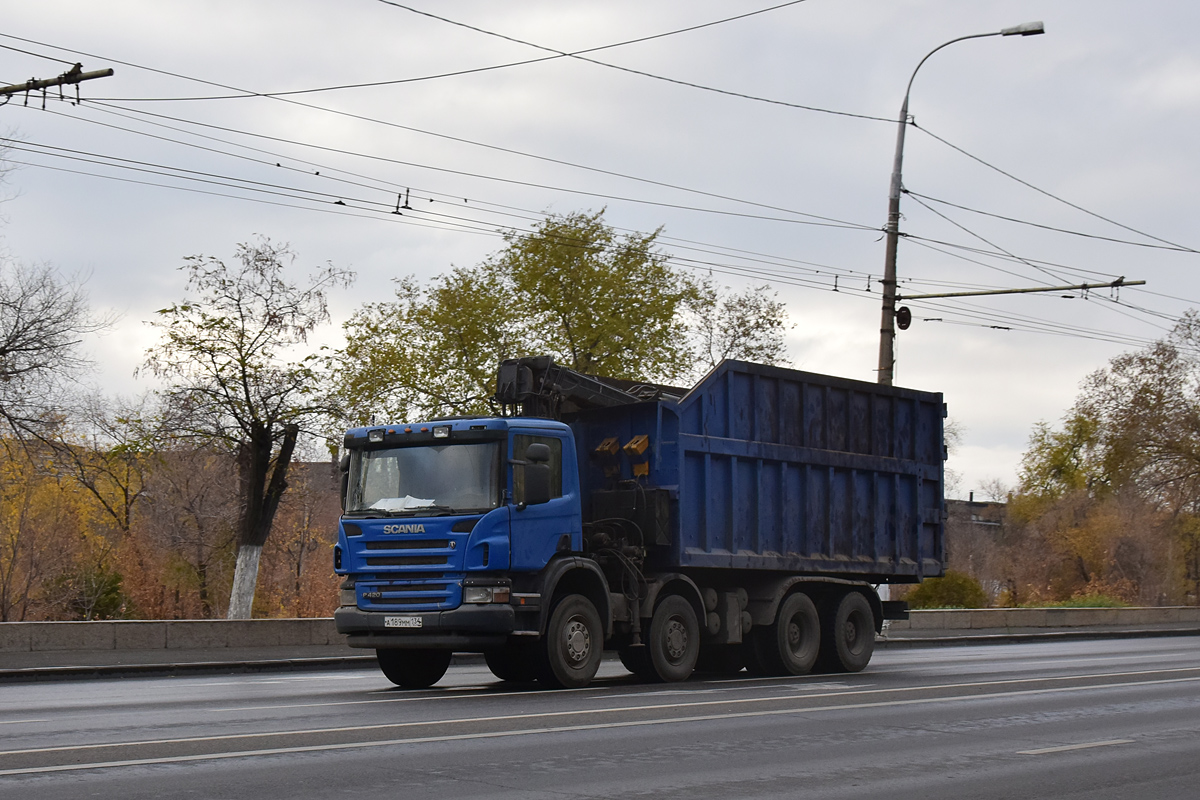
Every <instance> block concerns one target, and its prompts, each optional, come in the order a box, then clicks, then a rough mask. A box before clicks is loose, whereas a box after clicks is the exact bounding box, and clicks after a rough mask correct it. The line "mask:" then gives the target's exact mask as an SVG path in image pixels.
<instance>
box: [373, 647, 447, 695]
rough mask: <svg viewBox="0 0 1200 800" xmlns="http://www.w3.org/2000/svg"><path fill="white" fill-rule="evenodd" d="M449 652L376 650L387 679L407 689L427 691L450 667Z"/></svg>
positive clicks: (376, 655) (380, 666)
mask: <svg viewBox="0 0 1200 800" xmlns="http://www.w3.org/2000/svg"><path fill="white" fill-rule="evenodd" d="M452 655H454V654H453V653H451V652H450V651H449V650H376V651H375V657H376V658H377V659H378V660H379V668H380V669H381V670H383V674H384V675H385V676H387V679H388V680H389V681H391V682H392V683H394V684H396V685H397V686H403V687H404V688H406V689H425V688H427V687H429V686H433V685H434V684H435V683H437V682H438V681H440V680H441V679H442V676H443V675H445V674H446V670H447V669H448V668H449V667H450V657H451V656H452Z"/></svg>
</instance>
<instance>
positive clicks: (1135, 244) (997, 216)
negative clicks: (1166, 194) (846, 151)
mask: <svg viewBox="0 0 1200 800" xmlns="http://www.w3.org/2000/svg"><path fill="white" fill-rule="evenodd" d="M901 191H902V192H904V193H905V194H907V195H909V196H910V197H913V198H920V199H922V200H928V201H929V202H931V203H937V204H939V205H944V206H950V207H951V208H957V209H959V210H960V211H969V212H971V213H972V214H979V215H981V216H984V217H991V218H992V219H1001V220H1004V221H1005V222H1015V223H1017V224H1019V225H1028V226H1030V227H1031V228H1040V229H1041V230H1045V231H1053V232H1055V233H1065V234H1069V235H1071V236H1080V237H1083V238H1085V239H1097V240H1099V241H1102V242H1113V243H1114V244H1127V245H1131V246H1133V247H1149V248H1152V249H1155V250H1172V251H1175V252H1180V253H1200V250H1192V249H1191V248H1187V247H1176V246H1175V245H1162V244H1150V243H1149V242H1131V241H1129V240H1128V239H1116V238H1113V237H1111V236H1099V235H1097V234H1094V233H1084V232H1082V231H1073V230H1068V229H1066V228H1056V227H1054V226H1053V225H1043V224H1041V223H1039V222H1032V221H1030V220H1027V219H1018V218H1016V217H1006V216H1004V215H1003V214H995V213H993V212H991V211H981V210H980V209H978V208H971V207H969V206H964V205H959V204H958V203H952V202H950V201H949V200H939V199H938V198H936V197H930V196H929V195H926V194H920V193H919V192H914V191H912V190H910V189H901ZM926 207H927V208H928V206H926Z"/></svg>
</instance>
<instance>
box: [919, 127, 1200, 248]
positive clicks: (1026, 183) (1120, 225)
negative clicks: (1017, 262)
mask: <svg viewBox="0 0 1200 800" xmlns="http://www.w3.org/2000/svg"><path fill="white" fill-rule="evenodd" d="M910 124H911V125H912V126H913V127H914V128H916V129H917V130H919V131H922V132H923V133H924V134H925V135H927V136H930V137H932V138H933V139H936V140H937V141H939V142H941V143H942V144H944V145H946V146H947V147H949V148H950V149H952V150H956V151H957V152H959V153H962V154H963V155H964V156H966V157H967V158H969V159H971V160H972V161H976V162H978V163H980V164H982V165H983V166H985V167H987V168H988V169H990V170H994V171H995V172H998V173H1000V174H1001V175H1003V176H1004V177H1006V178H1009V179H1011V180H1014V181H1016V182H1017V183H1019V184H1021V185H1022V186H1025V187H1026V188H1029V189H1033V190H1034V191H1035V192H1037V193H1039V194H1043V195H1045V196H1046V197H1049V198H1050V199H1051V200H1057V201H1058V202H1060V203H1062V204H1063V205H1067V206H1070V207H1071V208H1073V209H1075V210H1076V211H1082V212H1083V213H1084V214H1087V215H1088V216H1091V217H1095V218H1096V219H1099V220H1103V221H1104V222H1107V223H1108V224H1110V225H1116V226H1117V227H1118V228H1121V229H1123V230H1127V231H1129V232H1130V233H1136V234H1137V235H1138V236H1145V237H1146V238H1147V239H1153V240H1154V241H1156V242H1160V243H1162V244H1166V245H1170V246H1171V247H1174V248H1177V249H1179V250H1185V251H1188V252H1192V253H1195V252H1198V251H1196V250H1194V249H1193V248H1191V247H1187V246H1186V245H1182V244H1177V243H1175V242H1172V241H1169V240H1167V239H1163V238H1161V237H1158V236H1155V235H1153V234H1150V233H1146V232H1145V231H1140V230H1138V229H1137V228H1133V227H1130V226H1129V225H1125V224H1124V223H1121V222H1117V221H1116V220H1114V219H1109V218H1108V217H1105V216H1103V215H1101V214H1097V213H1096V212H1095V211H1089V210H1088V209H1086V208H1084V207H1083V206H1081V205H1078V204H1076V203H1072V202H1071V201H1070V200H1064V199H1063V198H1061V197H1059V196H1058V195H1056V194H1052V193H1051V192H1048V191H1046V190H1045V189H1042V188H1040V187H1037V186H1034V185H1033V184H1032V183H1030V182H1029V181H1026V180H1022V179H1021V178H1018V177H1017V176H1016V175H1013V174H1012V173H1010V172H1006V171H1004V170H1002V169H1000V167H997V166H996V165H995V164H991V163H988V162H987V161H984V160H983V159H982V158H980V157H979V156H977V155H974V154H972V153H969V152H967V151H966V150H964V149H963V148H961V147H959V146H958V145H956V144H952V143H950V142H948V141H946V140H945V139H943V138H942V137H941V136H938V135H937V134H935V133H933V132H932V131H930V130H929V129H928V128H922V127H920V126H919V125H917V124H916V123H915V122H912V123H910Z"/></svg>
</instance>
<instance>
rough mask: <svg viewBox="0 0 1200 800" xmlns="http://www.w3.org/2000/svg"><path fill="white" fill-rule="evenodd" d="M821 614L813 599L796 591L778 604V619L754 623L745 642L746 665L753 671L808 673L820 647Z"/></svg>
mask: <svg viewBox="0 0 1200 800" xmlns="http://www.w3.org/2000/svg"><path fill="white" fill-rule="evenodd" d="M821 646H822V645H821V617H820V615H819V614H818V613H817V607H816V605H815V604H814V603H813V601H812V599H811V598H810V597H809V596H808V595H806V594H805V593H804V592H793V593H791V594H789V595H788V596H787V597H785V598H784V599H783V602H782V603H780V604H779V610H778V611H777V612H776V614H775V620H774V621H773V622H772V623H771V624H770V625H767V626H765V627H762V628H759V627H755V628H754V629H753V630H751V631H750V635H749V636H748V637H747V639H746V640H745V641H744V642H743V643H742V653H743V655H744V657H745V659H746V668H747V669H748V670H749V671H750V674H752V675H759V676H777V677H783V676H787V675H807V674H808V673H810V672H812V670H813V666H814V665H815V664H816V662H817V658H818V655H819V654H820V649H821Z"/></svg>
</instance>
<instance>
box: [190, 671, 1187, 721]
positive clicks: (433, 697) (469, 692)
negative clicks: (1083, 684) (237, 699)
mask: <svg viewBox="0 0 1200 800" xmlns="http://www.w3.org/2000/svg"><path fill="white" fill-rule="evenodd" d="M1174 672H1200V667H1172V668H1167V669H1145V670H1138V671H1136V672H1096V673H1085V674H1082V675H1056V676H1051V677H1045V678H1005V679H1004V680H998V681H976V682H971V683H941V684H932V685H929V686H909V687H897V688H894V689H876V690H873V691H879V692H915V691H921V690H922V689H959V688H964V687H971V686H1009V685H1012V684H1020V683H1042V682H1044V681H1067V680H1086V679H1088V678H1125V677H1133V676H1137V675H1164V674H1168V673H1174ZM802 677H804V676H794V677H793V678H790V679H789V678H778V677H775V678H744V679H738V683H745V684H756V685H748V686H746V687H745V688H747V689H753V688H757V685H758V684H760V682H762V681H766V680H771V681H780V680H790V681H794V680H796V679H797V678H802ZM814 677H815V676H814ZM727 683H729V681H720V682H718V684H719V685H722V684H727ZM778 685H779V686H796V684H795V683H786V684H778ZM802 685H804V686H816V687H818V688H820V687H823V686H826V685H831V684H828V683H813V682H810V683H806V684H802ZM832 685H835V686H838V687H841V686H845V684H844V683H841V682H840V681H839V682H836V683H832ZM868 685H872V684H868ZM733 688H737V687H733ZM768 688H774V687H768ZM387 691H388V692H389V693H391V692H393V691H395V690H394V689H389V690H387ZM442 691H453V692H455V694H429V695H417V696H412V695H406V696H404V697H386V698H383V699H381V700H334V701H332V702H327V703H285V704H280V705H267V706H225V707H222V708H209V709H201V710H202V711H208V712H211V713H214V714H215V713H221V712H225V713H235V712H239V711H270V710H272V709H289V708H327V707H329V708H332V707H335V706H358V705H371V704H374V703H420V702H425V703H429V702H434V701H437V700H472V699H479V698H497V697H520V696H522V695H531V694H535V695H546V696H548V695H549V694H551V693H548V692H547V690H546V689H529V690H524V691H516V692H506V691H503V690H497V689H495V688H494V687H481V688H474V687H462V688H455V689H452V690H450V689H446V690H442ZM681 691H688V690H686V689H685V690H681ZM697 691H699V690H697ZM577 692H593V693H597V692H599V693H602V694H599V695H598V696H597V697H590V698H587V699H589V700H607V699H612V698H618V699H619V698H625V697H644V696H646V695H649V694H653V693H654V692H613V691H612V690H611V688H610V687H604V686H597V685H592V686H589V687H585V688H583V689H556V690H554V691H553V692H552V694H553V696H555V697H557V696H560V695H564V694H567V693H577ZM372 694H374V693H372ZM811 696H813V697H817V696H824V695H811Z"/></svg>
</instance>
